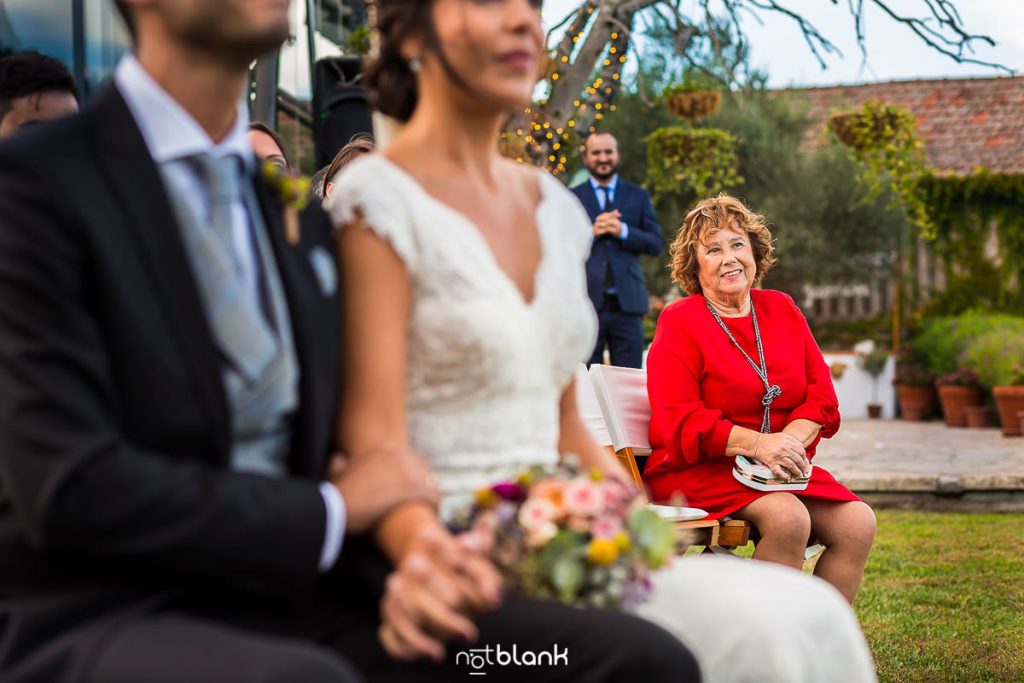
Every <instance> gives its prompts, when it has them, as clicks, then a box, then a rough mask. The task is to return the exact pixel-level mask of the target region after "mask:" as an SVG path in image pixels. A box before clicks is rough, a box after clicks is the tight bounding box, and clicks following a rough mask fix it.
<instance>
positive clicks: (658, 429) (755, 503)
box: [644, 196, 875, 603]
mask: <svg viewBox="0 0 1024 683" xmlns="http://www.w3.org/2000/svg"><path fill="white" fill-rule="evenodd" d="M772 251H773V247H772V237H771V233H770V232H769V230H768V226H767V225H765V222H764V218H763V217H762V216H760V215H758V214H755V213H753V212H751V211H750V210H749V209H747V207H746V206H744V205H743V203H742V202H740V201H739V200H737V199H734V198H732V197H727V196H719V197H715V198H713V199H706V200H704V201H702V202H700V203H699V204H697V206H696V207H695V208H694V209H693V210H692V211H690V212H689V213H688V214H687V215H686V218H685V219H684V220H683V225H682V227H681V228H680V229H679V234H678V235H677V237H676V240H675V243H674V244H673V245H672V251H671V253H672V277H673V279H674V280H675V281H676V283H678V284H679V285H680V286H681V287H682V288H683V289H684V290H685V291H686V292H687V293H688V294H689V296H687V297H686V298H684V299H681V300H679V301H675V302H673V303H672V304H670V305H669V306H667V307H666V308H665V310H664V311H663V312H662V314H661V317H660V318H659V319H658V329H657V332H656V334H655V336H654V343H653V344H652V346H651V350H650V354H649V355H648V358H647V388H648V393H649V394H650V400H651V412H652V417H651V427H650V441H651V447H652V449H653V453H652V454H651V457H650V459H649V460H648V462H647V467H646V469H645V471H644V478H645V480H646V481H647V484H648V485H649V486H650V489H651V493H652V495H653V497H654V499H655V500H658V501H668V500H670V499H672V497H673V496H675V495H676V494H680V493H681V494H683V496H685V497H686V500H687V504H688V505H693V506H696V507H700V508H703V509H705V510H707V511H708V512H710V513H711V517H712V518H718V517H722V516H724V515H730V516H732V517H735V518H740V519H746V520H749V521H750V522H751V523H752V524H753V525H754V526H756V527H757V530H758V532H759V533H760V535H761V540H760V542H759V543H758V544H757V549H756V550H755V551H754V557H755V558H756V559H760V560H767V561H771V562H778V563H780V564H785V565H789V566H791V567H800V565H801V562H802V560H803V552H804V549H805V548H806V546H807V544H808V541H809V540H810V539H816V540H817V541H818V542H820V543H822V544H824V545H825V547H826V548H827V550H826V551H825V553H824V554H823V555H822V557H821V558H820V559H819V560H818V564H817V567H816V568H815V574H817V575H818V576H819V577H821V578H823V579H825V580H826V581H828V582H829V583H831V584H832V585H833V586H835V587H836V588H837V589H839V591H840V592H841V593H842V594H843V595H844V596H845V597H846V599H847V600H849V601H850V602H851V603H852V602H853V599H854V597H855V596H856V594H857V589H858V587H859V586H860V582H861V579H862V578H863V576H864V565H865V564H866V563H867V557H868V551H869V550H870V549H871V543H872V541H873V540H874V535H875V516H874V513H873V512H872V511H871V508H870V507H868V506H867V505H866V504H865V503H863V502H861V501H860V500H859V499H858V498H857V496H855V495H854V494H853V493H851V492H850V490H849V489H847V488H846V487H845V486H843V485H841V484H840V483H839V482H837V481H836V480H835V478H834V477H833V476H832V475H831V474H829V473H828V472H826V471H825V470H824V469H822V468H821V467H817V466H815V467H813V468H812V467H810V462H811V459H812V458H813V457H814V451H815V447H816V446H817V445H818V441H819V440H821V439H822V438H828V437H831V436H832V435H833V434H835V433H836V431H837V430H838V429H839V402H838V400H837V399H836V393H835V389H834V388H833V387H832V379H831V378H830V376H829V370H828V366H826V364H825V360H824V358H822V355H821V351H820V350H819V349H818V345H817V344H816V343H815V341H814V337H813V336H811V331H810V329H808V327H807V321H806V320H805V319H804V316H803V314H802V313H801V312H800V309H799V308H797V307H796V304H794V303H793V300H792V299H791V298H790V297H789V296H788V295H786V294H783V293H782V292H777V291H773V290H768V289H753V287H754V286H755V285H758V284H760V282H761V280H762V278H763V277H764V275H765V273H767V272H768V270H769V269H770V268H771V266H772V265H773V264H774V263H775V258H774V257H773V256H772ZM737 455H745V456H747V457H748V458H752V459H753V460H755V461H757V462H758V463H760V464H762V465H764V466H766V467H768V468H769V469H770V470H771V472H772V474H773V475H774V477H775V478H778V479H782V480H785V481H790V480H792V479H793V478H795V477H801V476H804V475H806V474H807V472H808V471H810V473H811V474H810V481H809V482H808V484H807V488H806V489H804V490H802V491H786V492H782V491H772V492H764V491H759V490H755V489H753V488H749V487H747V486H746V485H744V484H742V483H740V482H739V481H738V480H737V479H735V478H734V477H733V474H732V470H733V464H734V459H735V456H737Z"/></svg>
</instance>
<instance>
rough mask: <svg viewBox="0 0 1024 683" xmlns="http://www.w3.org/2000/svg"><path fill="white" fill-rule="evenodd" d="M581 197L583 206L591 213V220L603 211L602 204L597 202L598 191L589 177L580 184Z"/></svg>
mask: <svg viewBox="0 0 1024 683" xmlns="http://www.w3.org/2000/svg"><path fill="white" fill-rule="evenodd" d="M579 197H580V199H581V200H582V202H583V208H585V209H586V210H587V213H588V214H589V215H590V220H594V219H595V218H597V215H598V214H599V213H601V205H600V204H598V202H597V191H596V190H594V186H593V185H591V184H590V180H589V179H588V180H587V181H585V182H584V183H583V185H582V186H580V193H579Z"/></svg>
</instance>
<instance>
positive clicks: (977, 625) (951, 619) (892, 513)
mask: <svg viewBox="0 0 1024 683" xmlns="http://www.w3.org/2000/svg"><path fill="white" fill-rule="evenodd" d="M855 608H856V611H857V616H858V617H859V618H860V620H861V624H862V626H863V627H864V633H865V635H866V636H867V639H868V643H869V644H870V645H871V651H872V653H873V654H874V657H875V662H876V664H877V666H878V677H879V679H880V680H881V681H883V682H888V681H893V682H897V681H898V682H899V683H912V682H916V681H929V682H932V681H934V682H936V683H939V682H942V683H946V682H956V683H960V682H963V681H971V682H974V681H979V682H980V681H993V682H994V681H1015V682H1020V681H1024V515H1020V514H1002V515H1000V514H968V513H949V512H904V511H896V510H880V511H878V536H877V538H876V540H875V547H874V549H873V550H872V552H871V559H870V561H869V563H868V568H867V573H866V575H865V578H864V584H863V586H862V587H861V590H860V594H859V595H858V596H857V602H856V605H855Z"/></svg>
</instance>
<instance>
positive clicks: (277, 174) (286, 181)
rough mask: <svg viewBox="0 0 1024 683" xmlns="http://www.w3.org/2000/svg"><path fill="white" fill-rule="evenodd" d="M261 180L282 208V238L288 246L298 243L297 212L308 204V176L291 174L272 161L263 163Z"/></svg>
mask: <svg viewBox="0 0 1024 683" xmlns="http://www.w3.org/2000/svg"><path fill="white" fill-rule="evenodd" d="M262 173H263V180H264V181H266V183H267V185H269V186H270V188H271V189H272V190H274V192H276V193H277V197H278V199H280V200H281V206H282V207H284V236H285V238H286V239H287V240H288V243H289V244H298V243H299V212H300V211H302V210H303V209H305V208H306V206H307V205H308V204H309V188H310V182H309V176H304V175H302V174H301V173H291V172H289V171H288V170H287V169H284V168H282V167H281V166H279V165H278V164H275V163H274V162H272V161H264V162H263V166H262Z"/></svg>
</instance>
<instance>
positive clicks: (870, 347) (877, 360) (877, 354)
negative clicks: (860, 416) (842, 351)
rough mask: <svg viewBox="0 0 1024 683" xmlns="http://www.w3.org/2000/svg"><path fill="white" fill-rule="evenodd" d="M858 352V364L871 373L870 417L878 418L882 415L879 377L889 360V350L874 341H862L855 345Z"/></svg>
mask: <svg viewBox="0 0 1024 683" xmlns="http://www.w3.org/2000/svg"><path fill="white" fill-rule="evenodd" d="M854 351H856V352H857V364H858V365H860V367H861V369H863V370H864V372H866V373H868V374H869V375H871V403H869V404H868V417H870V418H871V419H873V420H874V419H878V418H879V417H881V416H882V404H880V403H879V402H878V377H879V375H881V374H882V372H883V371H884V370H885V364H886V363H888V362H889V351H888V350H887V349H885V348H883V347H881V346H875V343H874V342H873V341H868V342H861V343H860V344H857V345H856V346H854Z"/></svg>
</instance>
